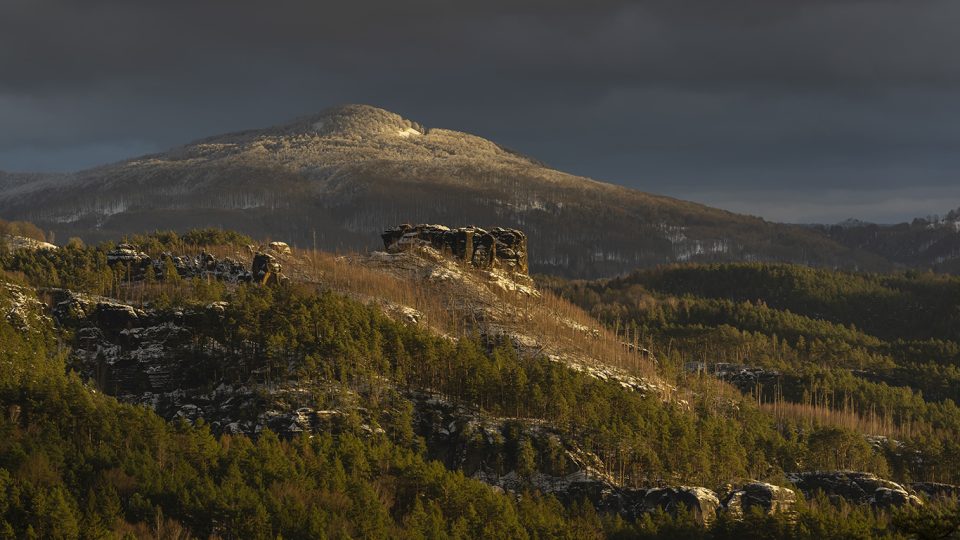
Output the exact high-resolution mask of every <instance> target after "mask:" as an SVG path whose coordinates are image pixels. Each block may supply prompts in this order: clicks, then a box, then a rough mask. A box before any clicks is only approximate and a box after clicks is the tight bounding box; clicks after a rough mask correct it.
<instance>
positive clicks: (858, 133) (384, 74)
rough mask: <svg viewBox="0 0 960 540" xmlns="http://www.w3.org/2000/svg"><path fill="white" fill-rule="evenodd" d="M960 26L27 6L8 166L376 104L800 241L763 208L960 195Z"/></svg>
mask: <svg viewBox="0 0 960 540" xmlns="http://www.w3.org/2000/svg"><path fill="white" fill-rule="evenodd" d="M958 23H960V4H957V3H956V2H954V1H951V0H925V1H924V2H902V1H899V0H896V1H895V0H889V1H887V0H859V1H857V0H833V1H828V0H810V1H805V2H779V1H776V2H774V1H769V0H730V1H725V2H716V1H713V0H696V1H688V0H670V1H666V0H663V1H660V0H656V1H634V2H624V1H612V0H611V1H602V2H575V1H566V0H564V1H549V2H548V1H546V0H517V1H507V0H490V1H486V2H441V1H437V0H414V1H408V2H384V1H382V0H367V1H359V2H336V3H330V2H300V1H293V0H276V1H272V2H253V1H250V0H235V1H229V2H228V1H225V0H221V1H207V2H197V1H185V0H172V1H167V2H147V1H134V0H87V1H83V2H80V1H71V0H7V1H6V2H3V3H2V4H0V169H8V170H25V169H46V170H68V169H72V168H78V167H85V166H88V165H90V164H92V163H95V162H96V161H95V160H103V161H110V160H116V159H121V158H125V157H130V155H131V154H133V153H138V152H140V151H142V150H144V149H151V150H152V149H162V148H166V147H170V146H174V145H177V144H180V143H183V142H186V141H189V140H193V139H196V138H199V137H202V136H206V135H211V134H215V133H219V132H224V131H230V130H236V129H243V128H248V127H258V126H263V125H269V124H275V123H279V122H283V121H285V120H288V119H290V118H293V117H296V116H299V115H301V114H308V113H311V112H315V111H317V110H319V109H322V108H324V107H326V106H329V105H334V104H338V103H344V102H369V103H372V104H374V105H379V106H383V107H386V108H390V109H393V110H396V111H397V112H400V113H401V114H404V115H405V116H408V117H411V118H413V119H416V120H418V121H420V122H422V123H424V124H426V125H430V126H440V127H448V128H452V129H460V130H464V131H470V132H474V133H477V134H479V135H482V136H485V137H489V138H492V139H495V140H497V141H498V142H500V143H503V144H505V145H506V146H510V147H512V148H515V149H517V150H520V151H524V152H527V153H530V154H532V155H534V156H536V157H538V158H541V159H542V160H544V161H546V162H548V163H551V164H553V165H555V166H557V167H558V168H562V169H565V170H571V171H573V172H576V173H579V174H584V175H587V176H592V177H596V178H600V179H605V180H610V181H616V182H621V183H624V184H627V185H631V186H634V187H638V188H641V189H645V190H649V191H653V192H665V193H669V194H671V195H675V196H679V197H684V198H691V199H696V198H697V197H703V200H704V201H707V202H714V201H720V198H717V197H716V196H712V195H710V196H709V197H710V198H708V194H709V193H716V192H720V191H722V190H726V191H728V192H729V193H730V194H731V196H730V197H727V198H725V199H724V200H732V201H735V200H743V201H745V202H744V203H742V204H741V205H740V206H736V205H734V206H736V208H737V209H744V210H749V209H750V208H754V209H755V210H759V211H756V212H754V211H752V210H751V212H753V213H763V215H764V216H765V217H770V218H774V219H790V220H793V219H794V217H796V216H797V215H798V214H797V212H799V210H798V211H791V210H789V209H788V208H786V206H784V205H781V204H779V203H778V204H766V203H764V202H762V201H760V199H759V198H758V197H759V195H757V194H758V193H759V194H764V193H766V194H768V195H769V194H772V193H776V192H778V191H783V192H788V191H790V190H796V189H799V188H798V186H802V187H803V189H806V190H810V191H811V193H813V192H818V191H817V190H821V191H820V192H822V190H826V189H830V188H835V187H838V186H839V187H841V188H846V189H850V190H853V191H862V190H867V189H877V190H881V189H894V188H895V187H896V186H897V184H898V183H904V182H909V183H910V185H912V186H917V187H918V188H922V189H939V188H942V187H944V186H949V185H951V184H952V183H955V180H954V179H955V176H954V175H955V172H956V171H957V170H958V163H957V161H958V159H957V158H955V157H954V155H958V154H960V153H958V152H957V149H958V146H960V105H958V103H960V99H958V97H960V96H958V94H960V84H958V83H960V63H957V62H956V61H955V57H956V52H955V51H957V50H960V33H958V32H956V31H955V28H956V27H957V25H958ZM685 193H686V194H687V195H686V196H685V195H684V194H685ZM738 193H743V197H742V198H738V196H737V195H736V194H738ZM945 193H946V192H945ZM750 194H752V195H750ZM769 196H770V197H772V195H769ZM946 196H948V195H945V197H946ZM870 200H873V199H870ZM885 200H893V199H889V198H888V199H885ZM918 200H919V199H918ZM924 200H925V201H927V202H928V203H930V204H933V203H935V202H936V197H928V198H924ZM749 201H758V202H757V203H756V204H755V205H754V206H749V205H750V204H753V203H750V202H749ZM767 202H773V199H770V200H769V201H767ZM874 203H875V204H876V205H877V206H876V208H877V209H878V211H883V212H886V211H889V209H890V208H889V206H883V205H881V204H880V202H879V200H874ZM918 204H919V203H918ZM957 204H958V202H957V201H956V200H944V201H943V203H942V206H944V207H943V208H931V209H930V210H929V211H927V213H930V212H934V211H944V210H946V209H949V208H950V207H955V206H957ZM743 205H748V206H749V208H748V206H743ZM904 207H905V208H906V207H907V205H905V206H904ZM797 208H801V205H799V203H798V206H797ZM803 208H805V209H804V210H802V211H803V212H808V211H812V208H813V207H810V206H807V207H803ZM910 208H911V211H912V210H913V209H914V206H910ZM850 209H851V210H854V209H856V208H853V207H851V208H850ZM880 209H882V210H880ZM864 212H866V213H869V212H868V211H867V210H864ZM845 217H846V216H845ZM865 217H867V216H865ZM801 220H802V219H801Z"/></svg>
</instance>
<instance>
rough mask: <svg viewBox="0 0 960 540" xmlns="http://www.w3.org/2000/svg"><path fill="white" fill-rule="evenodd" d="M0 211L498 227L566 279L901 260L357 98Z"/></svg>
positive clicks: (17, 197)
mask: <svg viewBox="0 0 960 540" xmlns="http://www.w3.org/2000/svg"><path fill="white" fill-rule="evenodd" d="M0 216H2V217H4V218H6V219H21V220H28V221H32V222H34V223H36V224H37V225H39V226H40V227H42V228H43V229H44V230H50V231H53V232H54V233H55V234H56V237H57V238H58V239H62V238H67V237H70V236H79V237H81V238H83V239H84V240H87V241H96V240H101V239H107V238H117V237H119V236H122V235H124V234H129V233H134V232H144V231H152V230H155V229H177V230H184V229H188V228H194V227H210V226H214V227H216V226H219V227H224V228H229V229H236V230H240V231H243V232H245V233H250V234H253V235H256V236H264V235H270V236H272V237H274V238H282V239H284V240H286V241H288V242H290V243H293V244H295V245H299V246H303V247H310V246H314V245H315V246H317V247H320V248H324V249H330V250H337V249H339V250H353V249H360V250H363V249H368V248H372V247H377V246H378V245H379V236H378V233H379V232H380V231H381V230H382V229H384V228H385V227H387V226H392V225H396V224H398V223H405V222H410V223H430V222H435V223H446V224H450V225H470V224H475V225H479V226H485V225H490V224H494V223H495V224H500V225H504V226H511V227H517V228H520V229H523V230H524V231H525V232H526V233H527V234H528V236H529V238H530V252H531V253H530V256H531V259H530V262H531V270H532V271H533V272H545V273H554V274H562V275H566V276H573V277H596V276H605V275H614V274H619V273H623V272H626V271H629V270H632V269H634V268H637V267H643V266H651V265H656V264H661V263H667V262H676V261H734V260H751V261H753V260H763V261H787V262H795V263H804V264H811V265H821V266H830V267H842V268H850V269H868V270H886V269H889V268H892V267H893V266H894V265H895V263H899V262H901V261H900V259H897V258H894V257H891V256H888V255H887V254H886V252H885V251H883V250H876V249H875V247H876V246H873V245H872V244H870V243H863V242H857V241H853V240H851V238H850V233H849V231H856V230H859V229H858V228H852V229H846V231H848V234H834V233H833V232H832V230H823V229H818V228H810V227H801V226H793V225H783V224H777V223H771V222H768V221H765V220H763V219H760V218H757V217H751V216H745V215H739V214H734V213H731V212H727V211H723V210H719V209H715V208H710V207H707V206H704V205H700V204H695V203H691V202H686V201H681V200H677V199H673V198H669V197H661V196H656V195H651V194H647V193H643V192H640V191H637V190H633V189H628V188H625V187H622V186H616V185H612V184H607V183H603V182H597V181H594V180H591V179H589V178H584V177H580V176H574V175H570V174H566V173H563V172H561V171H557V170H554V169H551V168H549V167H547V166H546V165H544V164H543V163H541V162H539V161H537V160H535V159H532V158H529V157H526V156H523V155H521V154H518V153H516V152H514V151H512V150H509V149H506V148H503V147H501V146H499V145H497V144H496V143H494V142H491V141H488V140H485V139H483V138H480V137H476V136H473V135H469V134H466V133H460V132H456V131H449V130H445V129H435V128H426V127H424V126H421V125H420V124H418V123H416V122H412V121H410V120H407V119H404V118H402V117H401V116H399V115H397V114H394V113H392V112H389V111H385V110H382V109H378V108H375V107H370V106H366V105H347V106H341V107H335V108H331V109H328V110H326V111H324V112H322V113H320V114H317V115H314V116H310V117H306V118H303V119H300V120H298V121H295V122H293V123H290V124H286V125H281V126H276V127H271V128H267V129H259V130H251V131H244V132H239V133H231V134H227V135H220V136H216V137H211V138H208V139H204V140H201V141H197V142H194V143H191V144H188V145H186V146H182V147H179V148H175V149H173V150H170V151H168V152H165V153H162V154H156V155H149V156H143V157H140V158H136V159H131V160H129V161H124V162H121V163H117V164H112V165H107V166H103V167H98V168H95V169H90V170H86V171H81V172H77V173H73V174H61V175H19V174H2V173H0ZM908 259H909V258H908ZM908 259H904V261H905V262H904V264H911V263H910V262H909V261H908Z"/></svg>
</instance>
